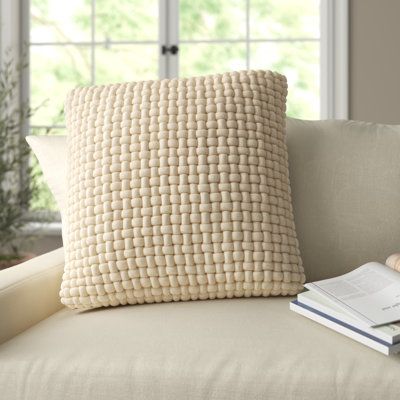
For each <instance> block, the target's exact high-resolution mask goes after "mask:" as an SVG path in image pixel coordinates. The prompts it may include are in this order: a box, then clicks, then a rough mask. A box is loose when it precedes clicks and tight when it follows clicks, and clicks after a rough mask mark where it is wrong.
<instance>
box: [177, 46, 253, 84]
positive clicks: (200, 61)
mask: <svg viewBox="0 0 400 400" xmlns="http://www.w3.org/2000/svg"><path fill="white" fill-rule="evenodd" d="M179 54H180V57H181V58H180V61H179V70H180V73H179V75H180V76H181V77H189V76H192V75H205V74H214V73H222V72H226V71H237V70H242V69H245V68H246V45H245V44H242V43H223V44H219V43H218V44H208V43H207V44H182V45H180V50H179Z"/></svg>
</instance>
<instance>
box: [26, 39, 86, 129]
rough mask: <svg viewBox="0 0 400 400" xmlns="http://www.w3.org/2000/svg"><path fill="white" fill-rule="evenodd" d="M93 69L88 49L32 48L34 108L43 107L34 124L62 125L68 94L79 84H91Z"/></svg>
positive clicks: (37, 112) (79, 47)
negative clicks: (91, 71)
mask: <svg viewBox="0 0 400 400" xmlns="http://www.w3.org/2000/svg"><path fill="white" fill-rule="evenodd" d="M90 69H91V68H90V48H89V47H86V46H31V53H30V85H31V106H32V107H34V108H35V107H38V106H40V107H39V109H38V110H37V111H36V112H35V113H34V115H33V117H32V118H31V124H32V125H55V124H59V123H62V121H63V117H62V111H63V108H64V100H65V96H66V94H67V92H68V91H70V90H71V89H73V88H74V87H75V86H77V85H88V84H90Z"/></svg>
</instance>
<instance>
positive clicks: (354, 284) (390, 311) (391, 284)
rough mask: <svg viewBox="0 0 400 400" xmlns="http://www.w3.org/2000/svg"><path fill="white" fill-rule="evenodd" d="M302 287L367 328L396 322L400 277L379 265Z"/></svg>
mask: <svg viewBox="0 0 400 400" xmlns="http://www.w3.org/2000/svg"><path fill="white" fill-rule="evenodd" d="M305 287H306V288H307V289H309V290H313V291H316V292H318V293H319V294H321V295H322V296H324V297H327V298H329V299H330V300H331V301H334V302H335V303H336V304H337V305H338V306H340V307H341V308H343V309H345V310H346V311H348V312H349V313H350V314H352V315H353V316H354V317H356V318H358V319H359V320H361V321H363V322H364V323H366V324H367V325H368V326H377V325H382V324H387V323H390V322H394V321H399V320H400V274H399V273H398V272H396V271H394V270H392V269H391V268H389V267H387V266H385V265H383V264H379V263H376V262H371V263H368V264H365V265H363V266H361V267H359V268H357V269H355V270H354V271H352V272H349V273H348V274H345V275H342V276H339V277H337V278H332V279H325V280H322V281H318V282H313V283H308V284H306V285H305Z"/></svg>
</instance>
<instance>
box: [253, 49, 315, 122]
mask: <svg viewBox="0 0 400 400" xmlns="http://www.w3.org/2000/svg"><path fill="white" fill-rule="evenodd" d="M250 66H251V68H253V69H270V70H274V71H278V72H280V73H282V74H283V75H285V76H286V77H287V79H288V85H289V87H288V91H289V93H288V102H287V114H288V115H289V116H291V117H298V118H304V119H318V118H319V109H320V98H319V82H320V79H319V74H320V67H319V42H318V41H317V42H292V43H290V42H283V43H282V42H281V43H252V44H251V46H250Z"/></svg>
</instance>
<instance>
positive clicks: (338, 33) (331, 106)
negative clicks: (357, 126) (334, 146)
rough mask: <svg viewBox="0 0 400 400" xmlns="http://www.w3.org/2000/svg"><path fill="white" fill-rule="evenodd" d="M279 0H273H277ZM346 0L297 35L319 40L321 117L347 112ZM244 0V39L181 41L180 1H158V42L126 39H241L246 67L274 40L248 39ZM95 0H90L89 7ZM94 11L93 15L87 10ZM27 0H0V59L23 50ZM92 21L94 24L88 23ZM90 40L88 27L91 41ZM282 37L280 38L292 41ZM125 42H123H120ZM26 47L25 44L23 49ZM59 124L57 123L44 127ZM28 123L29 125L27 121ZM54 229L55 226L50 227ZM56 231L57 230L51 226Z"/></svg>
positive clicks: (328, 4)
mask: <svg viewBox="0 0 400 400" xmlns="http://www.w3.org/2000/svg"><path fill="white" fill-rule="evenodd" d="M277 1H278V0H277ZM348 3H349V0H321V3H320V23H321V26H320V38H319V39H301V38H299V39H298V40H302V41H305V40H313V41H315V40H317V41H318V40H319V42H320V66H321V68H320V119H348V117H349V72H348V71H349V61H348V60H349V56H348V51H349V44H348V43H349V33H348V32H349V30H348V26H349V11H348V9H349V4H348ZM249 4H250V2H249V0H246V5H247V8H246V33H247V34H246V38H245V39H240V40H225V39H223V40H181V41H179V0H159V13H160V15H165V16H167V17H166V18H159V38H158V41H148V42H136V41H135V42H133V41H132V42H127V43H132V44H133V43H137V44H139V43H142V44H150V43H152V44H154V43H157V42H158V45H159V48H160V49H161V46H162V45H166V46H171V45H174V44H176V45H179V44H180V43H186V44H189V43H229V42H232V43H233V42H241V43H243V42H244V43H245V44H246V47H247V58H246V65H247V68H249V66H250V59H249V54H250V52H249V47H250V43H253V42H257V41H261V42H271V41H279V40H271V39H261V40H254V39H250V35H249V31H250V29H249V28H250V21H249ZM94 7H95V0H92V9H93V8H94ZM92 15H93V14H92ZM29 19H30V15H29V0H1V1H0V60H2V59H4V56H5V52H6V50H11V54H12V55H13V58H14V59H15V60H16V61H18V59H19V57H20V55H21V54H22V53H23V48H24V42H25V44H26V43H28V42H29ZM92 25H93V23H92ZM94 39H95V32H94V28H92V34H91V41H90V42H88V43H86V44H89V45H90V44H92V45H93V43H95V42H94ZM295 40H296V39H294V40H285V41H295ZM124 43H125V42H124ZM26 50H28V49H26ZM93 57H94V52H92V81H93V79H94V78H93V77H94V65H95V64H94V62H93ZM178 73H179V57H176V56H170V55H169V54H167V55H166V56H165V57H159V77H160V78H161V79H162V78H167V77H176V76H178ZM19 91H20V101H21V102H23V101H27V100H28V98H29V73H28V72H26V73H24V74H22V76H21V81H20V88H19ZM49 127H50V128H58V127H60V126H49ZM27 128H28V126H27ZM50 230H51V232H52V233H53V234H54V232H55V231H54V229H53V228H51V229H50ZM56 231H57V232H58V231H59V230H58V229H56Z"/></svg>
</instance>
